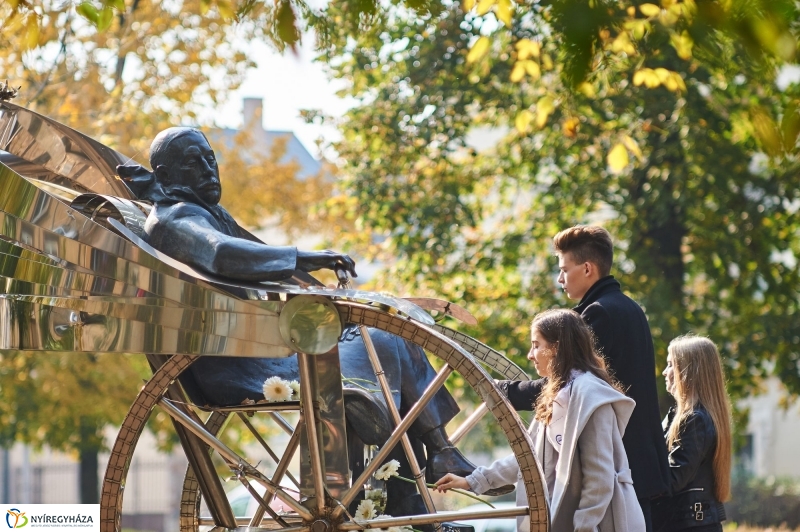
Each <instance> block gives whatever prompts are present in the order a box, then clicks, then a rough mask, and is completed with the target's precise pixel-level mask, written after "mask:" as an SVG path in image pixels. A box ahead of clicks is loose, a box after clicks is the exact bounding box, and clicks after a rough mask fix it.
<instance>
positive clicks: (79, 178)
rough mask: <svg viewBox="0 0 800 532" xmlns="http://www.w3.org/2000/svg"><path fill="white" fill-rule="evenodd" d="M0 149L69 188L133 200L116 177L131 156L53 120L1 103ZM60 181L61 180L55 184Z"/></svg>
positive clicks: (126, 188) (131, 195) (16, 106)
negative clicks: (59, 178) (50, 174)
mask: <svg viewBox="0 0 800 532" xmlns="http://www.w3.org/2000/svg"><path fill="white" fill-rule="evenodd" d="M0 150H3V151H6V152H8V153H10V154H12V155H15V156H17V157H19V158H20V159H23V160H25V161H27V162H28V163H31V164H35V165H38V166H40V167H42V168H44V169H46V170H48V171H49V172H52V174H53V175H55V176H59V177H61V178H63V179H66V180H68V181H64V180H63V179H62V180H61V183H59V184H65V183H68V184H69V186H70V188H73V189H75V190H84V191H86V192H90V191H91V192H96V193H98V194H110V195H112V196H118V197H122V198H127V199H132V198H133V194H131V192H130V190H129V189H128V187H127V186H125V183H123V182H122V180H121V179H120V178H119V177H117V175H116V174H117V172H116V168H117V165H120V164H127V163H128V162H130V159H129V158H128V157H125V156H123V155H122V154H120V153H118V152H116V151H114V150H112V149H111V148H109V147H107V146H104V145H102V144H100V143H99V142H97V141H96V140H94V139H91V138H89V137H87V136H86V135H83V134H82V133H79V132H77V131H75V130H74V129H71V128H69V127H67V126H65V125H63V124H60V123H58V122H56V121H55V120H53V119H51V118H47V117H46V116H42V115H40V114H38V113H35V112H33V111H30V110H29V109H25V108H24V107H19V106H18V105H14V104H12V103H9V102H0ZM56 182H58V181H56Z"/></svg>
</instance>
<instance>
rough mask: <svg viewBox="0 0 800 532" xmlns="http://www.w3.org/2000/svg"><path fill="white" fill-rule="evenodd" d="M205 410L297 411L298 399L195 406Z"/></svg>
mask: <svg viewBox="0 0 800 532" xmlns="http://www.w3.org/2000/svg"><path fill="white" fill-rule="evenodd" d="M197 408H198V409H200V410H203V411H206V412H291V411H295V412H297V411H298V410H300V402H299V401H283V402H281V403H260V404H254V405H236V406H215V407H213V408H205V407H202V406H198V407H197Z"/></svg>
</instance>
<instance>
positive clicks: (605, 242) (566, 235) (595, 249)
mask: <svg viewBox="0 0 800 532" xmlns="http://www.w3.org/2000/svg"><path fill="white" fill-rule="evenodd" d="M553 245H554V246H555V248H556V253H559V254H560V255H564V254H565V253H571V254H572V258H573V260H574V261H575V262H576V263H578V264H582V263H584V262H591V263H593V264H595V265H596V266H597V269H598V271H599V272H600V277H605V276H606V275H608V274H609V273H611V263H612V262H613V261H614V244H613V243H612V242H611V235H610V234H609V233H608V231H606V230H605V229H603V228H602V227H597V226H596V225H576V226H575V227H570V228H569V229H564V230H563V231H561V232H560V233H558V234H557V235H556V236H555V237H554V238H553Z"/></svg>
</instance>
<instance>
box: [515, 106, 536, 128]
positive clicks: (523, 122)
mask: <svg viewBox="0 0 800 532" xmlns="http://www.w3.org/2000/svg"><path fill="white" fill-rule="evenodd" d="M532 120H533V113H531V112H530V111H528V110H527V109H525V110H523V111H520V112H519V114H517V118H516V119H515V120H514V125H515V126H516V127H517V131H519V132H520V133H527V132H528V129H529V128H530V125H531V121H532Z"/></svg>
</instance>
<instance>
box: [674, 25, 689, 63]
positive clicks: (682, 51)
mask: <svg viewBox="0 0 800 532" xmlns="http://www.w3.org/2000/svg"><path fill="white" fill-rule="evenodd" d="M669 42H670V44H672V47H673V48H675V51H676V52H678V57H680V58H681V59H685V60H687V61H688V60H689V59H691V58H692V47H693V46H694V40H693V39H692V37H691V35H689V32H688V31H686V30H683V33H681V34H680V35H678V34H672V35H670V37H669Z"/></svg>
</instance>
